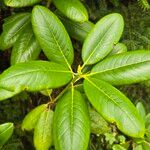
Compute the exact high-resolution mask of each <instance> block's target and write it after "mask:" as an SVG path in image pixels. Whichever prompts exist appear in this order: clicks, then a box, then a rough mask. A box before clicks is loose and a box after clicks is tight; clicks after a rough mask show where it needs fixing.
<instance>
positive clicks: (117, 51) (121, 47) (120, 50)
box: [109, 43, 127, 55]
mask: <svg viewBox="0 0 150 150" xmlns="http://www.w3.org/2000/svg"><path fill="white" fill-rule="evenodd" d="M124 52H127V46H126V45H125V44H123V43H118V44H116V45H115V46H114V48H113V50H112V51H111V52H110V54H109V55H114V54H120V53H124Z"/></svg>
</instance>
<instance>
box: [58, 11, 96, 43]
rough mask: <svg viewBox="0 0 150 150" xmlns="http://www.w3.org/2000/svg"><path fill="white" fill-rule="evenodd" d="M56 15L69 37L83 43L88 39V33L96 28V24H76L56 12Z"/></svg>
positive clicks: (88, 22) (87, 22) (86, 22)
mask: <svg viewBox="0 0 150 150" xmlns="http://www.w3.org/2000/svg"><path fill="white" fill-rule="evenodd" d="M56 14H57V15H58V17H59V18H60V20H61V21H62V23H63V25H64V26H65V28H66V30H67V32H68V33H69V35H70V36H71V37H72V38H74V39H76V40H78V41H81V42H83V41H84V40H85V38H86V37H87V35H88V33H89V32H90V31H91V30H92V28H93V27H94V24H93V23H92V22H90V21H85V22H75V21H72V20H70V19H68V18H67V17H64V16H62V15H61V14H60V13H57V12H56Z"/></svg>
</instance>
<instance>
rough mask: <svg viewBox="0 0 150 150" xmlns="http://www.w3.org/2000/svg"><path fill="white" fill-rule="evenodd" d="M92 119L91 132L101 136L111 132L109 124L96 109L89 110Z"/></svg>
mask: <svg viewBox="0 0 150 150" xmlns="http://www.w3.org/2000/svg"><path fill="white" fill-rule="evenodd" d="M89 113H90V119H91V132H92V133H94V134H96V135H99V134H104V133H106V132H109V131H111V128H110V127H109V126H108V123H107V122H106V121H105V120H104V118H102V116H101V115H100V114H99V113H97V112H96V111H95V110H94V109H92V108H90V109H89Z"/></svg>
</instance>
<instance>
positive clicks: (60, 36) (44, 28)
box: [32, 6, 74, 68]
mask: <svg viewBox="0 0 150 150" xmlns="http://www.w3.org/2000/svg"><path fill="white" fill-rule="evenodd" d="M32 25H33V30H34V33H35V35H36V38H37V39H38V41H39V43H40V46H41V48H42V49H43V51H44V53H45V55H46V56H47V57H48V58H49V59H50V60H52V61H54V62H58V63H61V64H63V65H65V66H68V67H69V68H70V65H71V64H72V62H73V58H74V53H73V47H72V44H71V40H70V38H69V35H68V33H67V32H66V30H65V27H64V26H63V25H62V23H61V22H60V20H59V19H58V18H57V16H55V14H53V13H52V12H51V11H50V10H49V9H47V8H45V7H43V6H35V7H34V9H33V11H32Z"/></svg>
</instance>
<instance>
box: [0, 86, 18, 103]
mask: <svg viewBox="0 0 150 150" xmlns="http://www.w3.org/2000/svg"><path fill="white" fill-rule="evenodd" d="M18 93H20V91H15V92H12V91H9V90H6V89H4V88H0V101H3V100H6V99H8V98H10V97H13V96H15V95H16V94H18Z"/></svg>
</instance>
